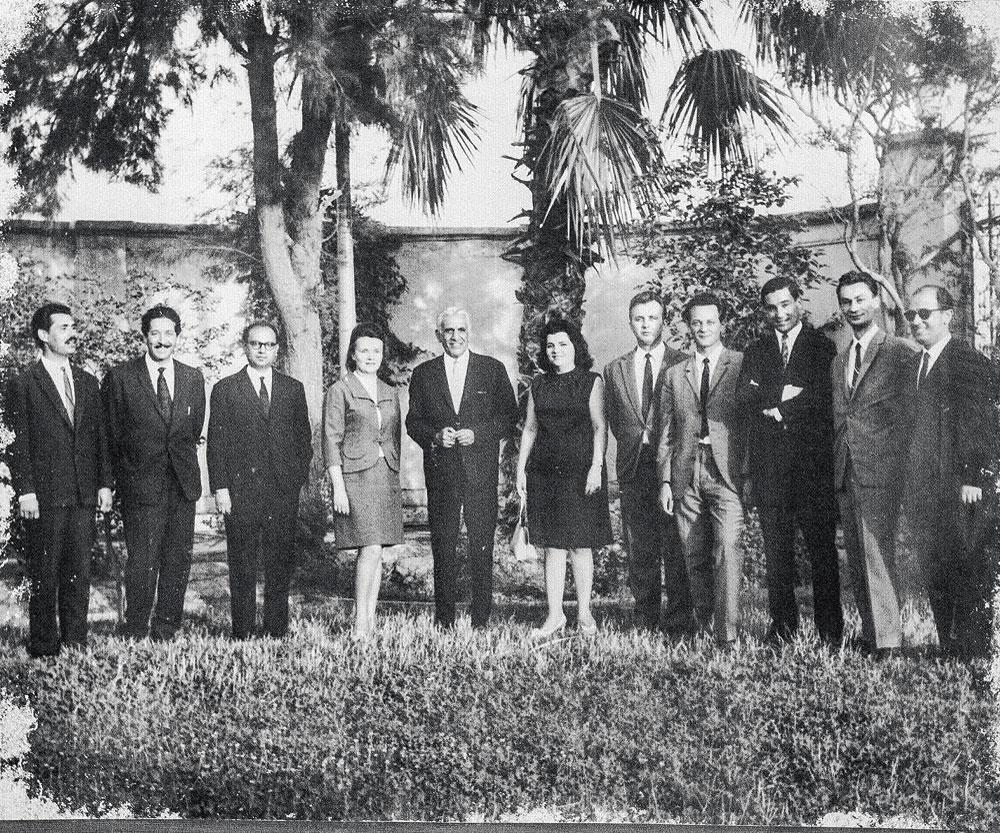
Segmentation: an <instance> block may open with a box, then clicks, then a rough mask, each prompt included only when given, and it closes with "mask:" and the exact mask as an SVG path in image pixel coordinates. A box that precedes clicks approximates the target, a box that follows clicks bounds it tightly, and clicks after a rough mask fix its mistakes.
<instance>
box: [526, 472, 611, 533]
mask: <svg viewBox="0 0 1000 833" xmlns="http://www.w3.org/2000/svg"><path fill="white" fill-rule="evenodd" d="M586 483H587V475H586V474H581V475H574V476H570V477H560V476H558V475H554V474H542V473H540V472H535V471H529V472H528V537H529V538H530V540H531V543H532V544H534V545H535V546H536V547H552V548H555V549H579V548H588V547H589V548H595V547H603V546H605V545H607V544H610V543H611V541H612V535H611V519H610V517H609V513H608V490H607V485H606V484H605V483H604V482H603V478H602V483H601V489H600V491H598V492H595V493H594V494H592V495H588V494H586V491H585V486H586Z"/></svg>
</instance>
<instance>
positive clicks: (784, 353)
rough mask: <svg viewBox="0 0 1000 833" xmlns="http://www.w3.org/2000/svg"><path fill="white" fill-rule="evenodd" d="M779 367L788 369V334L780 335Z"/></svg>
mask: <svg viewBox="0 0 1000 833" xmlns="http://www.w3.org/2000/svg"><path fill="white" fill-rule="evenodd" d="M781 366H782V367H788V333H782V334H781Z"/></svg>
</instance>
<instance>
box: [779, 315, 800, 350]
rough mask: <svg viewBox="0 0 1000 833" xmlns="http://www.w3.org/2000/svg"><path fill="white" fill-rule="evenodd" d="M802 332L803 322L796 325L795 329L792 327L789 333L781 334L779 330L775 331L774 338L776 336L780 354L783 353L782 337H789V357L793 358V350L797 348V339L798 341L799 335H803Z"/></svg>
mask: <svg viewBox="0 0 1000 833" xmlns="http://www.w3.org/2000/svg"><path fill="white" fill-rule="evenodd" d="M801 332H802V322H801V321H800V322H799V323H798V324H796V325H795V326H794V327H792V329H790V330H789V331H788V332H787V333H782V332H779V331H778V330H775V331H774V336H775V338H777V339H778V352H779V353H780V352H781V337H782V336H787V337H788V356H789V358H791V356H792V350H793V349H794V348H795V339H797V338H798V337H799V333H801Z"/></svg>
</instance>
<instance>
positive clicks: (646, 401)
mask: <svg viewBox="0 0 1000 833" xmlns="http://www.w3.org/2000/svg"><path fill="white" fill-rule="evenodd" d="M652 403H653V360H652V359H651V358H650V356H649V353H647V354H646V369H645V370H643V371H642V418H643V419H644V420H646V419H649V406H650V405H651V404H652Z"/></svg>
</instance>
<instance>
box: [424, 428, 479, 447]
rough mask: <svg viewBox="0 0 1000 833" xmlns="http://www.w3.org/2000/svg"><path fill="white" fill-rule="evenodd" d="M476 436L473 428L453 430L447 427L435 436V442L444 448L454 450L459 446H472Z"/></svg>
mask: <svg viewBox="0 0 1000 833" xmlns="http://www.w3.org/2000/svg"><path fill="white" fill-rule="evenodd" d="M475 441H476V434H475V432H474V431H473V430H472V429H471V428H452V427H451V426H450V425H446V426H445V427H444V428H442V429H441V430H440V431H438V432H437V433H436V434H435V435H434V442H435V443H437V444H438V445H439V446H441V447H442V448H453V447H454V446H455V444H456V443H457V444H458V445H472V444H473V443H474V442H475Z"/></svg>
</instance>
